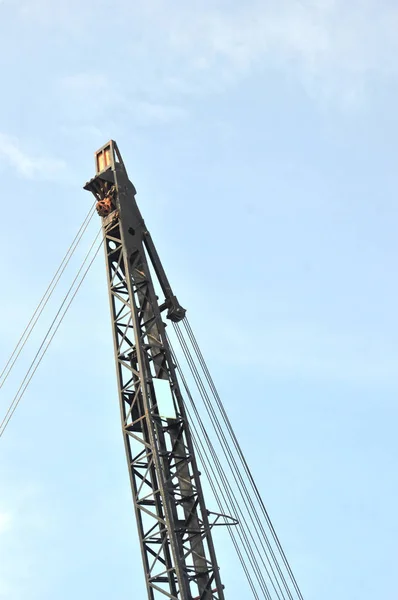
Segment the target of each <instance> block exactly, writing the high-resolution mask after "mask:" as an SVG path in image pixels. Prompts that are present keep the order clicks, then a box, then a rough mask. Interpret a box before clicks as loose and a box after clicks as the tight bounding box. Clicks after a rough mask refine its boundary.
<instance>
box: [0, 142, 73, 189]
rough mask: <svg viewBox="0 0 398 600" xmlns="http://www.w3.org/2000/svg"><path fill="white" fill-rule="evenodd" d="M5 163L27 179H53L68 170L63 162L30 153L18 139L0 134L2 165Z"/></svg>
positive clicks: (0, 160) (0, 161)
mask: <svg viewBox="0 0 398 600" xmlns="http://www.w3.org/2000/svg"><path fill="white" fill-rule="evenodd" d="M4 162H6V163H8V165H9V166H10V167H12V168H13V169H15V170H16V172H17V173H18V174H19V175H21V176H22V177H25V178H27V179H41V180H46V179H53V178H55V177H57V176H58V175H59V174H60V173H61V172H63V171H64V170H65V169H66V163H65V162H64V161H63V160H59V159H56V158H51V157H43V156H40V155H38V156H36V155H35V154H34V151H30V152H29V153H28V152H26V151H24V150H22V148H21V144H20V142H19V140H18V139H17V138H15V137H12V136H9V135H5V134H2V133H0V165H1V163H4Z"/></svg>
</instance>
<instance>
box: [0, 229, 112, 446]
mask: <svg viewBox="0 0 398 600" xmlns="http://www.w3.org/2000/svg"><path fill="white" fill-rule="evenodd" d="M100 233H101V229H100V230H99V232H98V233H97V235H96V237H95V239H94V241H93V243H92V244H91V246H90V249H89V251H88V252H87V254H86V256H85V258H84V260H83V262H82V264H81V266H80V268H79V270H78V272H77V275H76V276H75V278H74V280H73V282H72V284H71V285H70V287H69V289H68V291H67V293H66V295H65V297H64V299H63V301H62V303H61V306H60V307H59V309H58V311H57V314H56V315H55V317H54V319H53V321H52V323H51V325H50V327H49V328H48V330H47V333H46V335H45V336H44V338H43V340H42V342H41V344H40V346H39V349H38V351H37V352H36V355H35V357H34V358H33V360H32V362H31V364H30V366H29V368H28V370H27V372H26V374H25V377H24V378H23V380H22V383H21V385H20V387H19V388H18V391H17V393H16V394H15V396H14V398H13V400H12V402H11V404H10V406H9V408H8V410H7V412H6V415H5V416H4V418H3V420H2V422H1V424H0V437H1V436H2V435H3V433H4V431H5V429H6V427H7V425H8V424H9V422H10V420H11V418H12V416H13V414H14V412H15V410H16V408H17V406H18V404H19V402H20V401H21V399H22V397H23V395H24V393H25V392H26V389H27V387H28V385H29V383H30V382H31V380H32V378H33V376H34V374H35V373H36V371H37V368H38V367H39V365H40V363H41V361H42V360H43V357H44V355H45V354H46V352H47V350H48V348H49V346H50V344H51V342H52V340H53V339H54V336H55V334H56V333H57V331H58V329H59V327H60V325H61V323H62V321H63V320H64V318H65V315H66V313H67V312H68V309H69V307H70V305H71V304H72V302H73V300H74V298H75V297H76V294H77V292H78V291H79V289H80V287H81V285H82V283H83V281H84V279H85V278H86V276H87V273H88V272H89V270H90V268H91V266H92V264H93V262H94V260H95V259H96V257H97V255H98V252H99V250H100V248H101V246H102V240H101V243H100V244H99V246H98V248H97V250H96V251H95V254H94V256H93V257H92V259H91V260H90V262H89V264H88V266H87V268H86V270H85V271H84V273H83V275H82V277H81V279H80V281H79V282H78V284H77V287H76V289H75V290H74V292H73V294H72V296H71V298H70V300H69V302H68V304H67V305H66V307H65V309H64V311H63V313H62V314H61V311H62V309H63V307H64V306H65V304H66V302H67V300H68V297H69V296H70V294H71V293H72V291H73V287H74V285H75V283H76V281H77V280H78V278H79V275H80V273H81V272H82V270H83V268H84V266H85V264H86V262H87V260H88V259H89V256H90V254H91V252H92V250H93V248H94V246H95V243H96V242H97V240H98V237H99V235H100ZM60 314H61V317H60V319H59V321H58V323H57V324H56V327H55V329H54V331H53V332H52V331H51V330H52V329H53V327H54V325H55V323H56V321H57V319H58V317H59V315H60ZM50 334H51V337H50ZM48 338H49V339H48ZM47 339H48V342H47V344H46V346H45V347H44V350H43V352H42V353H41V355H40V352H41V350H42V348H43V346H44V345H45V343H46V341H47ZM39 355H40V357H39ZM37 359H38V361H37V364H35V363H36V360H37Z"/></svg>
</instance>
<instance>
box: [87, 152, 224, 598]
mask: <svg viewBox="0 0 398 600" xmlns="http://www.w3.org/2000/svg"><path fill="white" fill-rule="evenodd" d="M95 161H96V175H95V177H94V178H93V179H91V180H90V181H89V182H88V183H87V184H86V185H85V189H86V190H89V191H91V192H92V193H93V194H94V196H95V197H96V200H97V211H98V213H99V215H100V216H101V217H102V227H103V235H104V246H105V258H106V267H107V277H108V289H109V301H110V308H111V318H112V326H113V340H114V351H115V360H116V370H117V382H118V390H119V402H120V412H121V420H122V430H123V437H124V443H125V449H126V456H127V463H128V468H129V474H130V483H131V488H132V493H133V500H134V507H135V514H136V520H137V526H138V535H139V540H140V546H141V552H142V559H143V565H144V572H145V579H146V586H147V593H148V598H149V600H158V599H160V598H164V597H167V598H170V599H172V600H224V591H223V585H222V583H221V580H220V574H219V567H218V565H217V560H216V555H215V550H214V545H213V539H212V532H211V525H210V523H209V513H208V511H207V509H206V505H205V500H204V496H203V490H202V486H201V481H200V474H199V471H198V466H197V462H196V458H195V452H194V447H193V442H192V437H191V433H190V428H189V423H188V420H187V415H186V411H185V407H184V401H183V398H182V395H181V391H180V387H179V383H178V379H177V376H176V371H175V365H174V364H173V360H172V356H171V349H170V346H169V343H168V340H167V337H166V334H165V323H164V322H163V318H162V315H163V313H164V312H165V311H167V313H166V314H167V318H168V319H170V320H172V321H174V322H178V321H180V320H182V319H183V318H184V315H185V310H184V309H183V308H182V306H181V305H180V304H179V302H178V300H177V298H176V297H175V296H174V294H173V292H172V289H171V286H170V284H169V281H168V279H167V277H166V274H165V271H164V269H163V267H162V263H161V261H160V259H159V256H158V254H157V251H156V248H155V246H154V244H153V241H152V238H151V236H150V234H149V232H148V230H147V228H146V226H145V223H144V220H143V218H142V216H141V213H140V211H139V209H138V206H137V203H136V200H135V195H136V190H135V188H134V185H133V184H132V183H131V181H130V180H129V178H128V175H127V171H126V168H125V166H124V163H123V160H122V157H121V155H120V152H119V150H118V147H117V145H116V143H115V142H114V141H110V142H109V143H108V144H106V145H105V146H103V147H102V148H101V149H100V150H98V151H97V152H96V155H95ZM150 267H152V268H153V271H154V274H155V277H156V278H157V280H158V283H159V285H160V287H161V289H162V291H163V294H164V296H165V300H164V302H163V303H162V304H159V302H158V298H157V296H156V293H155V286H154V279H153V278H152V274H151V268H150ZM161 381H162V382H163V383H162V384H159V382H161ZM160 388H161V389H160ZM163 393H165V394H167V395H168V397H169V399H171V401H172V407H173V408H172V411H171V412H172V414H169V413H168V414H167V415H165V414H162V394H163Z"/></svg>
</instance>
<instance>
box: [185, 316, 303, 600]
mask: <svg viewBox="0 0 398 600" xmlns="http://www.w3.org/2000/svg"><path fill="white" fill-rule="evenodd" d="M184 326H185V329H186V331H187V334H188V337H189V339H190V341H191V343H192V346H193V348H194V350H195V353H196V355H197V358H198V360H199V363H200V365H201V367H202V369H203V372H204V374H205V377H206V380H207V382H208V384H209V387H210V389H211V390H212V393H213V396H214V398H215V400H216V403H217V406H218V408H219V410H220V412H221V414H222V416H223V419H224V422H225V424H226V426H227V429H228V431H229V433H230V436H231V438H232V441H233V444H234V446H235V449H236V451H237V453H238V455H239V458H240V460H241V462H242V464H243V467H244V470H245V472H246V474H247V476H248V478H249V481H250V483H251V486H252V489H253V491H254V493H255V496H256V498H257V501H258V503H259V505H260V507H261V511H262V513H263V515H264V517H265V519H266V522H267V525H268V527H269V529H270V531H271V534H272V537H273V539H274V542H275V544H276V547H277V548H278V551H279V553H280V555H281V558H282V561H283V563H284V565H285V568H286V570H287V572H288V574H289V577H290V579H291V582H292V584H293V587H294V588H295V591H296V593H297V595H298V597H299V599H300V600H304V599H303V596H302V593H301V591H300V588H299V586H298V583H297V581H296V579H295V577H294V574H293V572H292V569H291V567H290V565H289V562H288V560H287V558H286V555H285V553H284V551H283V548H282V545H281V543H280V540H279V538H278V536H277V534H276V531H275V529H274V527H273V525H272V522H271V519H270V516H269V514H268V511H267V509H266V507H265V504H264V501H263V499H262V497H261V494H260V492H259V490H258V487H257V485H256V483H255V481H254V477H253V475H252V472H251V470H250V468H249V466H248V464H247V461H246V459H245V456H244V454H243V451H242V448H241V446H240V444H239V442H238V439H237V437H236V435H235V432H234V430H233V428H232V425H231V422H230V420H229V417H228V415H227V413H226V410H225V408H224V405H223V403H222V400H221V398H220V395H219V394H218V391H217V388H216V386H215V384H214V381H213V379H212V377H211V374H210V372H209V369H208V367H207V364H206V361H205V359H204V357H203V354H202V352H201V350H200V347H199V344H198V342H197V340H196V338H195V335H194V333H193V330H192V327H191V325H190V323H189V321H188V319H187V318H185V319H184Z"/></svg>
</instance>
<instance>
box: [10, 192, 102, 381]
mask: <svg viewBox="0 0 398 600" xmlns="http://www.w3.org/2000/svg"><path fill="white" fill-rule="evenodd" d="M94 204H95V203H94ZM94 204H93V205H92V207H91V208H90V210H89V212H88V214H87V216H86V218H85V219H84V221H83V223H82V224H81V226H80V228H79V230H78V232H77V233H76V235H75V237H74V239H73V241H72V243H71V245H70V246H69V248H68V250H67V252H66V254H65V256H64V258H63V259H62V261H61V264H60V265H59V267H58V269H57V271H56V272H55V274H54V277H53V278H52V280H51V281H50V283H49V285H48V287H47V289H46V291H45V292H44V294H43V296H42V298H41V300H40V302H39V304H38V305H37V307H36V309H35V311H34V313H33V315H32V317H31V319H30V321H29V323H28V324H27V325H26V327H25V329H24V331H23V333H22V335H21V337H20V338H19V340H18V342H17V344H16V346H15V348H14V350H13V352H12V354H11V356H10V358H9V359H8V361H7V363H6V365H5V367H4V369H3V370H2V372H1V374H0V389H1V388H2V387H3V385H4V383H5V382H6V380H7V378H8V376H9V375H10V373H11V371H12V369H13V367H14V365H15V363H16V361H17V360H18V357H19V355H20V354H21V352H22V350H23V348H24V346H25V344H26V342H27V341H28V339H29V337H30V335H31V333H32V331H33V329H34V328H35V326H36V324H37V321H38V320H39V318H40V316H41V314H42V312H43V310H44V309H45V307H46V305H47V303H48V301H49V300H50V298H51V296H52V294H53V292H54V290H55V288H56V287H57V285H58V283H59V280H60V278H61V277H62V274H63V273H64V271H65V269H66V267H67V266H68V264H69V262H70V259H71V258H72V256H73V254H74V252H75V250H76V248H77V247H78V245H79V243H80V241H81V239H82V237H83V235H84V233H85V231H86V229H87V227H88V225H89V224H90V222H91V219H92V217H93V215H94V211H95V206H94ZM26 334H27V335H26ZM25 335H26V337H25ZM24 338H25V339H24Z"/></svg>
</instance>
